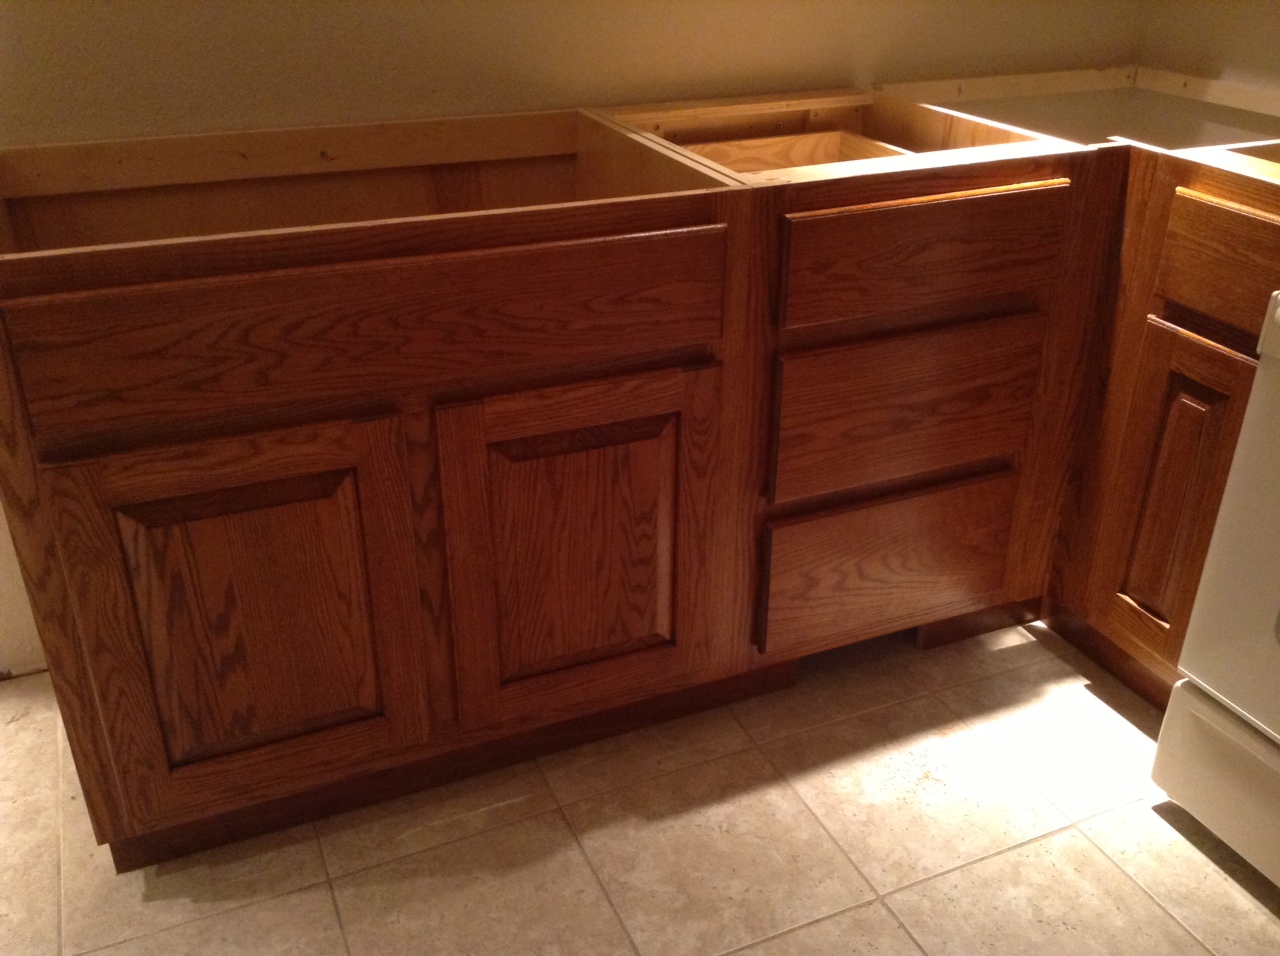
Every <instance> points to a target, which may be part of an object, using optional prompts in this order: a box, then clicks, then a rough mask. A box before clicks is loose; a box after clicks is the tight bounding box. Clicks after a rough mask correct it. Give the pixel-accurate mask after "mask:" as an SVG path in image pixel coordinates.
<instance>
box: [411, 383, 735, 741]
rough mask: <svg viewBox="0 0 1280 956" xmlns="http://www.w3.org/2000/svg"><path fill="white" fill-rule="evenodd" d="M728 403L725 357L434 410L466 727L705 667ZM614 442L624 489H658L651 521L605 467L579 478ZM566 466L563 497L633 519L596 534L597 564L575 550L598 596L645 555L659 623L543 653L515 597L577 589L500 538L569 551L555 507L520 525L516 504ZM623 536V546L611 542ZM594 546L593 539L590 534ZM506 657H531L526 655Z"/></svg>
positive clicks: (644, 582)
mask: <svg viewBox="0 0 1280 956" xmlns="http://www.w3.org/2000/svg"><path fill="white" fill-rule="evenodd" d="M718 404H719V372H718V370H717V369H715V368H708V369H699V370H696V371H668V372H656V373H650V374H641V375H635V376H630V377H627V378H618V379H608V380H604V381H598V382H588V383H584V384H580V385H569V386H564V387H560V388H550V389H543V390H540V391H535V392H522V393H515V394H512V395H504V396H497V397H494V398H489V399H485V400H483V401H479V402H472V403H468V404H462V405H452V406H446V407H442V408H440V409H438V410H437V413H436V422H437V428H438V434H439V445H440V448H439V450H440V476H441V493H442V497H443V501H444V518H445V532H446V533H445V552H446V557H447V562H448V569H449V582H450V594H451V596H452V607H453V621H454V636H455V642H456V644H455V646H456V649H457V661H458V664H457V667H458V684H459V693H458V699H459V703H460V710H461V718H462V722H463V724H464V726H469V727H478V726H485V725H488V724H493V723H497V722H501V721H508V720H519V719H524V718H528V717H531V716H532V715H535V714H536V715H540V716H541V717H544V718H545V716H546V715H549V714H555V713H557V712H561V713H564V712H567V711H568V710H570V709H576V710H577V711H578V712H582V711H583V710H584V709H587V708H589V707H591V706H597V705H607V704H608V703H609V702H611V701H614V700H617V699H620V698H621V697H623V696H630V697H635V696H636V695H637V692H638V691H643V689H644V688H645V687H658V686H660V685H667V686H670V685H672V684H673V683H676V682H679V681H680V680H682V679H685V680H688V681H689V682H692V679H693V678H694V677H695V676H696V674H697V672H698V671H699V670H700V669H704V668H705V667H706V666H708V664H709V663H710V650H709V646H708V645H709V641H710V639H711V637H712V634H711V628H710V623H709V621H708V619H707V616H706V612H705V610H704V609H703V608H702V607H701V605H702V602H703V601H704V600H705V598H706V596H707V595H708V593H709V589H710V587H711V581H712V580H713V568H714V563H715V560H716V557H715V554H716V547H717V522H716V519H715V514H716V512H717V505H716V503H715V501H714V487H713V485H712V483H711V478H712V475H713V473H714V471H715V465H716V460H717V455H718V441H719V437H718V415H719V408H718ZM610 454H612V455H614V456H615V457H613V458H611V459H609V463H610V464H611V465H612V466H613V467H614V468H616V469H617V473H616V474H615V476H614V480H615V482H616V485H615V487H616V488H617V489H624V490H623V491H620V492H619V493H620V494H623V495H625V494H629V493H630V491H631V490H632V489H634V488H636V487H640V486H643V487H644V488H645V489H647V491H648V493H650V494H651V496H652V498H651V500H650V502H649V503H650V504H651V505H652V508H653V510H654V511H656V512H657V515H656V517H652V527H650V517H651V516H647V515H645V514H642V513H639V512H636V513H630V512H628V510H627V509H628V508H629V507H630V506H631V504H632V502H630V501H624V500H620V499H618V498H616V497H615V498H612V499H611V498H610V496H611V495H612V494H613V493H614V490H615V489H614V488H605V487H600V484H603V482H599V483H597V484H595V485H591V484H586V485H583V484H581V482H582V480H583V479H582V477H581V474H582V473H581V472H578V477H577V478H576V479H571V478H569V475H570V472H569V469H571V468H573V467H574V466H573V464H572V460H573V459H575V458H577V459H579V460H585V459H586V458H587V457H589V456H593V455H595V456H600V455H610ZM628 456H633V457H632V458H629V457H628ZM509 457H510V458H513V459H515V461H516V464H517V465H522V466H527V467H526V468H525V471H523V472H521V473H519V474H517V473H516V472H515V471H513V470H512V466H511V465H510V464H509V463H508V461H507V459H508V458H509ZM596 464H599V461H597V462H596ZM586 467H587V468H588V469H590V468H591V464H590V463H588V464H587V465H586ZM539 468H541V469H542V473H539V472H538V471H537V469H539ZM557 469H559V470H558V471H557ZM597 471H598V469H597ZM596 477H601V476H600V475H599V474H597V475H596ZM557 479H565V480H577V481H579V483H580V484H579V490H580V491H582V492H583V495H582V500H581V501H580V502H565V504H567V505H568V506H569V507H570V508H573V506H574V504H576V503H580V504H581V505H582V507H583V508H597V509H598V511H599V512H601V513H602V514H603V517H604V519H605V520H607V521H615V522H618V523H619V524H620V525H621V527H622V532H621V535H615V536H614V537H613V538H608V537H607V536H605V535H604V534H603V532H602V537H601V538H599V539H596V540H595V541H594V542H593V543H594V544H596V545H597V546H599V548H600V550H599V552H598V553H596V552H592V553H591V554H590V555H588V557H593V558H594V559H595V562H594V565H593V568H594V570H588V569H587V568H586V566H584V565H583V564H582V563H581V562H579V561H576V560H575V559H573V558H572V557H570V558H569V559H568V560H567V561H565V562H563V563H565V564H567V566H568V567H570V568H572V569H576V570H577V573H579V574H580V575H581V577H582V587H583V588H584V589H585V593H586V594H587V595H596V594H597V593H600V592H601V591H607V590H608V589H609V588H610V586H611V584H610V581H609V580H608V576H609V575H610V574H613V573H614V572H615V571H616V569H617V565H618V564H619V562H625V561H627V560H630V561H632V562H634V563H635V564H637V565H639V566H638V567H636V568H634V569H633V570H634V571H635V572H636V573H637V574H638V575H639V577H640V582H639V584H638V587H639V594H640V597H639V599H640V600H641V601H642V602H644V601H647V602H648V603H649V604H650V605H652V607H650V608H647V609H644V608H642V609H641V610H642V612H643V613H642V618H643V619H644V620H648V621H650V622H651V624H652V625H653V627H654V633H651V634H648V635H642V634H634V635H630V636H629V637H628V636H626V635H624V636H623V638H622V639H621V640H619V641H617V642H616V643H614V644H613V645H610V644H608V643H607V642H605V641H602V640H601V639H600V638H599V637H598V635H597V636H593V635H590V634H584V635H582V638H583V640H584V641H585V642H586V643H584V644H583V645H582V646H581V648H580V649H579V650H580V652H581V653H580V654H579V658H578V659H576V660H575V659H572V656H571V655H569V656H565V655H562V656H561V658H560V659H559V660H538V659H537V658H536V655H534V654H533V652H532V651H531V650H530V648H529V645H530V642H531V638H529V636H528V635H525V634H524V633H523V630H522V625H523V623H524V622H522V621H518V620H517V619H516V618H515V616H514V615H516V614H518V613H519V610H518V608H517V607H515V606H513V604H512V603H511V602H514V601H516V600H517V599H519V600H525V601H527V602H530V603H532V604H535V605H536V604H537V602H538V600H539V598H540V597H541V594H540V593H539V592H538V589H539V588H540V587H543V586H544V585H545V586H548V587H559V588H560V589H561V591H560V592H559V593H564V592H563V588H564V586H565V582H564V581H563V580H554V579H553V578H554V576H553V575H544V574H543V571H544V569H542V568H532V567H531V568H529V571H528V574H527V575H526V574H524V573H523V571H522V568H521V565H520V562H519V558H518V556H515V557H513V556H512V555H510V554H506V553H501V552H502V549H503V548H504V547H507V546H510V545H511V544H512V542H513V541H516V540H518V541H520V542H523V543H524V544H525V545H531V546H532V548H531V550H532V551H533V552H534V553H533V554H532V555H531V556H530V557H531V558H532V559H533V560H545V561H552V562H555V561H557V560H559V559H561V558H564V556H565V555H564V553H565V552H566V551H568V550H569V549H570V547H571V544H572V543H571V542H565V541H563V540H561V539H560V538H559V536H558V532H560V531H561V528H560V527H559V526H558V522H557V526H554V527H553V526H547V527H545V532H544V533H543V534H542V535H539V534H538V529H537V528H527V527H526V528H525V529H524V531H523V532H521V533H520V534H519V536H518V537H513V534H514V533H515V532H513V531H512V528H511V525H512V524H513V523H514V522H513V521H512V520H511V519H512V518H513V517H514V518H516V519H517V520H518V519H519V518H520V517H521V516H520V515H519V514H518V512H519V511H520V510H521V502H520V500H519V497H518V496H519V495H520V494H521V493H522V492H523V493H526V494H528V495H529V496H530V498H529V500H530V508H531V509H533V508H535V501H534V499H536V498H537V497H538V496H539V495H542V496H544V497H545V493H546V488H547V485H548V483H553V482H555V481H556V480H557ZM587 480H588V481H589V480H590V479H587ZM641 493H642V494H643V493H644V491H643V490H642V492H641ZM602 502H604V503H603V504H602ZM544 503H545V502H544ZM541 513H542V515H543V519H544V520H546V518H548V517H556V515H554V514H548V512H547V509H541ZM526 517H527V516H526ZM565 521H566V523H567V524H569V525H570V526H572V527H576V528H578V529H580V530H581V529H582V528H583V526H584V525H583V521H584V515H583V514H581V513H577V514H573V515H571V516H569V517H567V518H566V519H565ZM628 521H630V522H631V524H630V525H629V526H628ZM629 532H634V535H633V536H634V537H637V538H643V537H644V536H646V535H649V534H652V535H653V536H654V538H655V540H654V541H652V542H651V544H652V547H648V546H646V545H645V544H644V542H640V543H639V545H637V542H636V541H634V540H631V541H621V542H620V541H618V538H619V537H622V538H627V537H629V536H631V535H629ZM539 538H541V541H539ZM615 545H616V547H617V548H618V550H616V551H614V552H608V551H606V550H605V549H606V548H608V547H610V546H615ZM584 546H585V547H587V548H588V549H589V548H590V547H591V543H588V544H585V545H584ZM593 573H594V574H595V579H594V580H593V579H591V575H592V574H593ZM504 583H505V584H506V585H507V590H506V593H504ZM511 589H514V590H515V592H516V593H512V590H511ZM535 613H536V611H535ZM644 614H647V615H648V617H647V618H645V617H643V615H644ZM566 618H567V619H568V620H569V621H570V622H574V621H576V622H578V623H583V621H582V615H577V616H576V617H575V615H574V611H573V608H568V609H566ZM551 623H552V624H553V625H554V624H555V623H563V622H551ZM549 639H550V641H551V642H552V643H555V642H559V643H560V644H561V645H563V647H564V648H568V647H571V646H572V643H573V636H572V635H568V634H564V633H562V632H559V631H556V632H554V633H551V634H550V635H549ZM508 657H515V658H516V659H517V661H518V662H519V661H523V662H524V664H525V665H529V666H523V665H521V664H520V663H517V664H516V665H514V666H513V665H512V663H511V661H510V660H508V659H507V658H508ZM525 671H529V672H528V673H525Z"/></svg>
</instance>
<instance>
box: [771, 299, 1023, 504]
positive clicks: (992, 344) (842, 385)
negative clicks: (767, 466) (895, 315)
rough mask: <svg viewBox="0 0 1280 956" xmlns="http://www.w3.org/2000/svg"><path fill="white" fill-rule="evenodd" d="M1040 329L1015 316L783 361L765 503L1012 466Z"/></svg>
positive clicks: (1020, 437)
mask: <svg viewBox="0 0 1280 956" xmlns="http://www.w3.org/2000/svg"><path fill="white" fill-rule="evenodd" d="M1044 331H1045V321H1044V317H1043V316H1039V315H1024V316H1013V317H1007V318H999V319H990V320H986V321H981V322H972V323H966V324H964V325H959V326H954V327H947V328H942V329H930V330H927V331H922V332H915V333H912V334H907V335H901V336H893V337H887V338H881V339H873V340H870V341H866V342H859V343H856V344H854V345H849V346H845V347H843V348H840V349H832V350H827V351H822V352H817V353H805V354H800V355H787V356H784V357H783V358H782V359H781V360H780V374H781V377H782V380H781V405H780V411H779V417H778V425H777V428H778V458H777V471H776V477H775V480H774V482H773V496H772V497H773V500H774V501H776V502H785V501H793V500H796V499H799V498H805V497H813V496H817V495H822V494H827V493H830V492H833V491H839V490H843V489H855V488H858V487H859V486H862V485H869V484H874V483H877V482H886V481H893V480H897V479H903V478H907V477H910V476H912V475H915V474H921V473H926V472H933V471H942V470H945V469H948V468H953V467H956V466H960V465H965V464H971V463H975V462H982V461H987V460H991V459H1005V460H1009V461H1011V460H1012V459H1013V457H1014V456H1015V455H1016V454H1017V453H1018V452H1019V451H1020V450H1021V449H1022V446H1023V443H1024V441H1025V439H1026V433H1027V426H1028V424H1029V420H1030V412H1031V399H1032V394H1033V392H1034V390H1035V385H1036V377H1037V374H1038V372H1039V367H1040V352H1041V345H1042V342H1043V339H1044Z"/></svg>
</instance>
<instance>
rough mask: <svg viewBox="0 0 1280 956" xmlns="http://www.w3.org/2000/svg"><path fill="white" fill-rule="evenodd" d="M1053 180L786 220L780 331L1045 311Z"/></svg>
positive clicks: (1057, 230)
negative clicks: (1018, 297) (1013, 309)
mask: <svg viewBox="0 0 1280 956" xmlns="http://www.w3.org/2000/svg"><path fill="white" fill-rule="evenodd" d="M1067 205H1068V183H1067V181H1065V180H1056V181H1049V182H1039V183H1023V184H1020V185H1017V186H1010V187H997V188H993V189H978V190H971V191H966V192H957V193H947V194H943V195H939V196H929V197H925V198H920V199H916V198H913V199H907V200H902V201H895V202H884V203H873V204H870V205H866V206H852V207H849V208H846V209H833V210H822V211H819V212H804V213H793V214H791V215H789V216H787V217H786V228H785V233H786V237H787V251H786V254H785V255H786V260H785V272H784V281H785V290H784V297H783V302H782V316H783V324H784V325H785V326H786V327H787V328H793V327H796V326H805V325H817V324H821V323H824V322H837V321H840V320H847V319H858V318H862V317H866V318H871V317H874V316H881V315H886V314H894V313H899V314H901V313H911V312H917V313H918V312H921V311H928V310H934V311H943V310H947V309H954V308H956V307H957V305H958V304H961V303H965V302H980V301H983V300H995V299H999V300H1001V301H1004V302H1007V301H1008V299H1009V297H1010V295H1012V294H1015V293H1024V294H1025V298H1026V303H1027V307H1028V308H1037V307H1040V306H1043V305H1044V304H1045V303H1044V298H1045V295H1046V293H1047V290H1048V288H1049V285H1050V283H1051V282H1052V281H1053V279H1054V276H1055V272H1056V268H1057V265H1058V258H1059V252H1060V249H1061V245H1062V235H1063V229H1064V227H1065V224H1066V213H1067Z"/></svg>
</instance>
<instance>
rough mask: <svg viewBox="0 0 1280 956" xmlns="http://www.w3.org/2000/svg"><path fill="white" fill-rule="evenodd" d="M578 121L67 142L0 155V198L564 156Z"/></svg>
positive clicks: (567, 117)
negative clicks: (1, 196) (0, 159)
mask: <svg viewBox="0 0 1280 956" xmlns="http://www.w3.org/2000/svg"><path fill="white" fill-rule="evenodd" d="M577 122H578V113H577V112H575V111H573V110H563V111H561V112H554V113H516V114H510V115H506V116H460V117H448V118H443V119H430V120H403V121H399V122H390V123H364V124H350V125H340V126H313V127H301V128H296V129H272V130H247V131H244V132H235V133H203V134H196V135H191V136H169V137H157V138H154V139H133V140H117V141H110V142H96V143H66V144H58V145H53V146H30V147H18V148H14V149H6V150H4V151H3V153H0V158H2V161H0V195H3V196H6V197H12V196H57V195H66V194H70V193H90V192H103V191H109V190H120V189H141V188H145V187H148V186H169V185H174V184H179V183H213V182H228V181H235V180H243V179H261V178H263V177H275V176H304V175H309V174H325V173H335V172H351V171H355V170H368V169H389V168H396V167H406V166H427V165H435V164H439V163H473V162H477V161H480V160H501V159H521V158H525V157H531V156H556V155H564V154H567V153H572V152H573V150H574V146H575V144H576V137H577Z"/></svg>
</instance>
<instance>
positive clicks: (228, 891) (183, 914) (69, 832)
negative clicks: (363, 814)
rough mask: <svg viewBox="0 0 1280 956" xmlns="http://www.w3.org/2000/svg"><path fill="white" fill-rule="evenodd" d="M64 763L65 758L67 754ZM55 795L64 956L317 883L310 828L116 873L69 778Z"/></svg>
mask: <svg viewBox="0 0 1280 956" xmlns="http://www.w3.org/2000/svg"><path fill="white" fill-rule="evenodd" d="M66 762H67V763H70V758H69V757H68V758H67V761H66ZM65 786H66V788H67V790H68V791H69V792H67V793H65V794H64V795H63V798H62V933H63V951H64V953H66V954H67V956H73V954H76V953H82V952H84V951H85V950H89V949H94V948H97V947H101V946H107V945H109V944H112V943H118V942H121V941H123V940H127V939H131V938H133V937H135V936H142V935H146V934H149V933H154V932H157V931H159V930H162V929H167V928H169V927H171V926H176V925H178V924H179V923H185V922H187V921H188V920H192V919H196V918H198V917H201V916H210V915H212V914H214V913H220V912H225V911H226V910H230V909H235V908H237V907H240V906H244V905H245V904H248V903H254V902H258V901H261V900H264V899H268V898H270V897H273V896H279V895H281V894H284V893H288V892H290V891H291V890H296V889H301V888H302V887H305V886H311V885H313V884H316V883H320V882H323V881H324V879H325V878H326V874H325V869H324V861H323V859H322V857H321V855H320V843H319V841H318V840H317V839H316V835H315V830H314V828H313V827H312V826H311V825H310V824H307V825H306V826H301V827H294V828H293V829H289V830H283V831H281V832H279V833H272V834H269V835H267V836H263V837H257V838H255V839H252V840H245V841H243V842H241V843H233V844H231V845H230V846H225V847H220V848H218V849H216V850H208V851H206V852H204V853H196V854H193V855H191V856H186V857H182V858H180V859H177V860H174V861H172V862H169V863H161V864H158V865H156V866H149V867H146V868H145V869H141V870H135V871H133V872H131V873H121V874H117V873H116V871H115V868H114V866H113V865H112V863H111V852H110V850H109V849H108V848H107V847H105V846H98V845H96V843H95V842H94V837H93V831H92V829H91V828H90V826H89V817H88V814H86V813H85V809H84V798H83V796H82V795H81V794H80V791H79V787H78V786H76V785H75V782H74V776H72V778H71V780H70V781H68V783H67V784H66V785H65Z"/></svg>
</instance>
